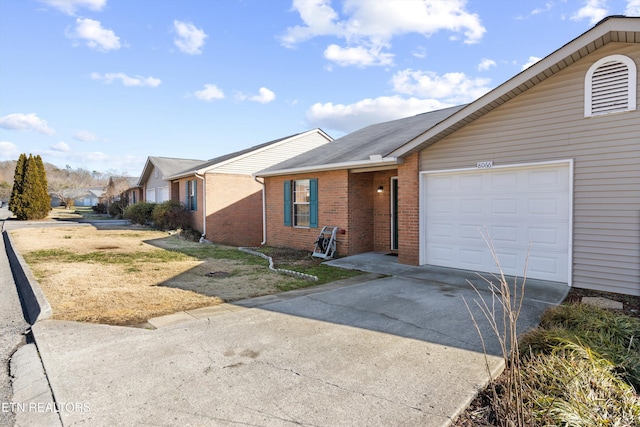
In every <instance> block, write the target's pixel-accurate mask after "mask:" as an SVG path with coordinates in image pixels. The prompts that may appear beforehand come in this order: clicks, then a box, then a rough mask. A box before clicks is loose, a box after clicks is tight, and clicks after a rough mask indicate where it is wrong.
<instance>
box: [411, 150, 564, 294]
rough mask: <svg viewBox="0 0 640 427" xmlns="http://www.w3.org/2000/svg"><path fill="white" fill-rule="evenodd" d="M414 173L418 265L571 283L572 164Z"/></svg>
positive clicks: (560, 163) (542, 164) (485, 166)
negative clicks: (418, 202) (417, 181)
mask: <svg viewBox="0 0 640 427" xmlns="http://www.w3.org/2000/svg"><path fill="white" fill-rule="evenodd" d="M481 166H482V167H484V168H477V169H471V170H469V169H465V170H447V171H430V172H423V173H422V174H421V188H422V190H421V191H422V197H421V200H422V203H421V204H422V206H421V212H422V214H421V221H422V226H421V227H420V229H421V263H422V264H429V265H437V266H444V267H453V268H461V269H466V270H474V271H478V272H497V268H496V263H495V260H494V258H493V256H492V253H491V250H490V249H489V247H488V245H487V242H486V241H485V239H484V238H483V235H485V236H486V237H487V238H489V239H490V241H491V243H492V244H493V246H494V248H495V251H496V255H497V257H498V259H499V262H500V266H501V268H502V270H503V272H504V273H505V274H508V275H516V276H520V277H521V276H522V275H523V273H524V270H525V267H526V271H527V277H530V278H536V279H543V280H551V281H557V282H563V283H570V282H571V278H570V276H571V268H570V263H571V230H572V224H571V218H572V213H571V210H572V162H571V161H562V162H551V163H534V164H525V165H517V166H508V167H487V166H491V164H490V163H484V164H482V165H481Z"/></svg>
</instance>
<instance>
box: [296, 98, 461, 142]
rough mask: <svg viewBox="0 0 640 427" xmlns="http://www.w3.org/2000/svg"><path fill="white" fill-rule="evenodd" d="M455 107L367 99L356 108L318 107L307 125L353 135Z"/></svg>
mask: <svg viewBox="0 0 640 427" xmlns="http://www.w3.org/2000/svg"><path fill="white" fill-rule="evenodd" d="M450 106H452V105H451V104H447V103H444V102H441V101H438V100H436V99H418V98H408V99H407V98H403V97H401V96H398V95H395V96H382V97H378V98H374V99H363V100H361V101H358V102H356V103H353V104H348V105H345V104H333V103H331V102H327V103H324V104H322V103H317V104H314V105H312V106H311V108H310V109H309V110H308V111H307V121H308V122H309V124H310V125H311V126H312V127H321V128H323V129H333V130H336V131H341V132H345V133H348V132H352V131H354V130H357V129H360V128H363V127H364V126H367V125H370V124H373V123H381V122H385V121H389V120H395V119H400V118H403V117H409V116H414V115H416V114H420V113H425V112H427V111H433V110H439V109H441V108H446V107H450Z"/></svg>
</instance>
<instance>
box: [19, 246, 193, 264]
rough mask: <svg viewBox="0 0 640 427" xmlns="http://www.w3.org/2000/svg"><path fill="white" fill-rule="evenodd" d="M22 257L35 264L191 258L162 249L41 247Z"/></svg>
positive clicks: (184, 259)
mask: <svg viewBox="0 0 640 427" xmlns="http://www.w3.org/2000/svg"><path fill="white" fill-rule="evenodd" d="M24 259H25V261H27V263H34V264H37V263H38V262H64V263H73V262H90V263H96V264H135V263H138V262H172V261H188V260H191V259H193V258H192V257H189V256H188V255H185V254H183V253H180V252H175V251H165V250H162V249H158V250H153V251H144V252H143V251H141V252H111V251H95V252H87V253H81V254H78V253H74V252H71V251H64V250H59V249H42V250H37V251H32V252H29V253H27V254H26V255H24Z"/></svg>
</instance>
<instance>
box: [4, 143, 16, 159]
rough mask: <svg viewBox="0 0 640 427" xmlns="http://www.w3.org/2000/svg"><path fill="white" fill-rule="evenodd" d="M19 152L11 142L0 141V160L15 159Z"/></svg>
mask: <svg viewBox="0 0 640 427" xmlns="http://www.w3.org/2000/svg"><path fill="white" fill-rule="evenodd" d="M19 155H20V152H19V150H18V146H17V145H16V144H14V143H13V142H9V141H0V160H16V159H17V158H18V156H19Z"/></svg>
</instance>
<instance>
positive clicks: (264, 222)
mask: <svg viewBox="0 0 640 427" xmlns="http://www.w3.org/2000/svg"><path fill="white" fill-rule="evenodd" d="M253 180H254V181H255V182H257V183H258V184H260V185H261V186H262V242H260V246H264V245H266V244H267V192H266V186H265V185H264V181H262V182H260V181H258V177H257V176H254V177H253Z"/></svg>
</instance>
